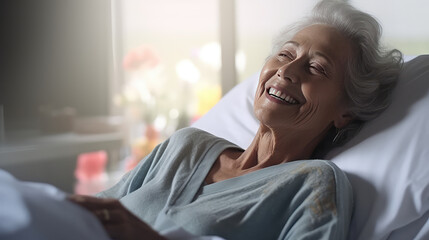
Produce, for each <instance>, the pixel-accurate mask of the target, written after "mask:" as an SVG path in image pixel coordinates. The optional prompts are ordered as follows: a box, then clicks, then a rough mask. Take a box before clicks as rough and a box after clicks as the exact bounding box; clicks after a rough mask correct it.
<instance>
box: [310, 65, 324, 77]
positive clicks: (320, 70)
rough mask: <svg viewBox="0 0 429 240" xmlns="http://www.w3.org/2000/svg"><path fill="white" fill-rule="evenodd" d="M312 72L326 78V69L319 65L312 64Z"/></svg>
mask: <svg viewBox="0 0 429 240" xmlns="http://www.w3.org/2000/svg"><path fill="white" fill-rule="evenodd" d="M310 71H312V72H314V73H318V74H323V75H325V76H326V71H325V69H324V68H323V67H322V66H320V65H318V64H310Z"/></svg>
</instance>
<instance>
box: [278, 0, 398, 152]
mask: <svg viewBox="0 0 429 240" xmlns="http://www.w3.org/2000/svg"><path fill="white" fill-rule="evenodd" d="M314 24H324V25H328V26H331V27H334V28H335V29H337V30H338V31H339V32H340V33H342V34H343V35H344V36H346V37H347V38H348V39H350V40H351V41H352V42H353V43H354V44H355V45H356V47H357V52H356V54H355V56H353V58H352V57H351V58H350V59H349V61H348V63H347V69H346V72H345V79H344V88H345V93H346V94H345V95H346V101H347V106H348V110H349V113H350V114H352V116H353V117H354V121H353V122H352V123H350V124H349V125H348V126H347V127H345V128H344V129H337V130H335V129H333V130H334V131H336V133H335V134H334V136H335V137H330V139H331V140H330V142H331V143H332V142H335V144H331V145H332V147H333V146H334V145H341V144H343V143H345V142H347V141H348V140H349V139H350V138H351V137H353V136H354V135H355V134H356V133H357V132H358V131H359V129H360V127H361V126H362V124H363V123H364V122H365V121H369V120H372V119H374V118H376V117H377V116H378V115H380V113H381V112H383V111H384V110H385V109H386V108H387V107H388V106H389V104H390V100H391V93H392V90H393V88H394V87H395V85H396V82H397V79H398V75H399V73H400V71H401V68H402V64H403V59H402V53H401V52H400V51H398V50H396V49H394V50H387V49H385V48H383V46H382V45H381V44H380V37H381V32H382V28H381V26H380V24H379V23H378V21H377V20H376V19H375V18H374V17H372V16H371V15H369V14H367V13H364V12H362V11H359V10H357V9H355V8H354V7H352V6H351V5H350V4H348V3H346V2H343V1H334V0H324V1H321V2H319V3H318V4H317V5H316V6H315V7H314V9H313V11H312V13H311V14H310V16H308V17H306V18H304V19H302V20H301V21H299V22H297V23H295V24H292V25H290V26H289V27H287V28H286V29H285V30H284V31H283V32H282V33H281V34H280V35H279V36H278V37H277V38H275V39H274V45H273V49H272V54H276V53H277V52H278V51H280V49H281V48H282V46H283V45H284V43H285V42H286V41H288V40H290V39H291V38H292V37H293V36H294V35H295V34H296V33H297V32H299V31H300V30H302V29H304V28H306V27H308V26H311V25H314ZM328 135H329V134H328ZM331 135H332V134H331Z"/></svg>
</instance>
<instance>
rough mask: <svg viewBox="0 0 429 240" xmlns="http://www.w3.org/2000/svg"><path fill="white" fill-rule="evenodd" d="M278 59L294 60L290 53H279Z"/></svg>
mask: <svg viewBox="0 0 429 240" xmlns="http://www.w3.org/2000/svg"><path fill="white" fill-rule="evenodd" d="M279 57H285V58H288V59H290V60H293V59H294V56H293V55H292V53H290V52H280V53H279Z"/></svg>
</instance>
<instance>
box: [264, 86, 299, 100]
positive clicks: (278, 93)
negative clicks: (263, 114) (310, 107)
mask: <svg viewBox="0 0 429 240" xmlns="http://www.w3.org/2000/svg"><path fill="white" fill-rule="evenodd" d="M268 94H269V95H270V96H272V97H274V98H276V99H278V100H280V101H283V102H286V103H289V104H299V102H298V100H296V99H295V98H293V97H292V96H289V95H287V94H286V93H283V92H281V91H280V90H277V89H275V88H269V89H268Z"/></svg>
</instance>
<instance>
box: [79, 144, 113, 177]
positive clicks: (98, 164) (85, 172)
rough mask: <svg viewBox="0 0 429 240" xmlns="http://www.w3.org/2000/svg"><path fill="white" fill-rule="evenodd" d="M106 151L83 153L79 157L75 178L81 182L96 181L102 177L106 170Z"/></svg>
mask: <svg viewBox="0 0 429 240" xmlns="http://www.w3.org/2000/svg"><path fill="white" fill-rule="evenodd" d="M106 163H107V153H106V152H105V151H98V152H90V153H82V154H80V155H79V156H78V157H77V166H76V170H75V172H74V173H75V177H76V179H78V180H79V181H88V180H94V179H97V178H100V177H102V175H103V173H104V172H105V169H106Z"/></svg>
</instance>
